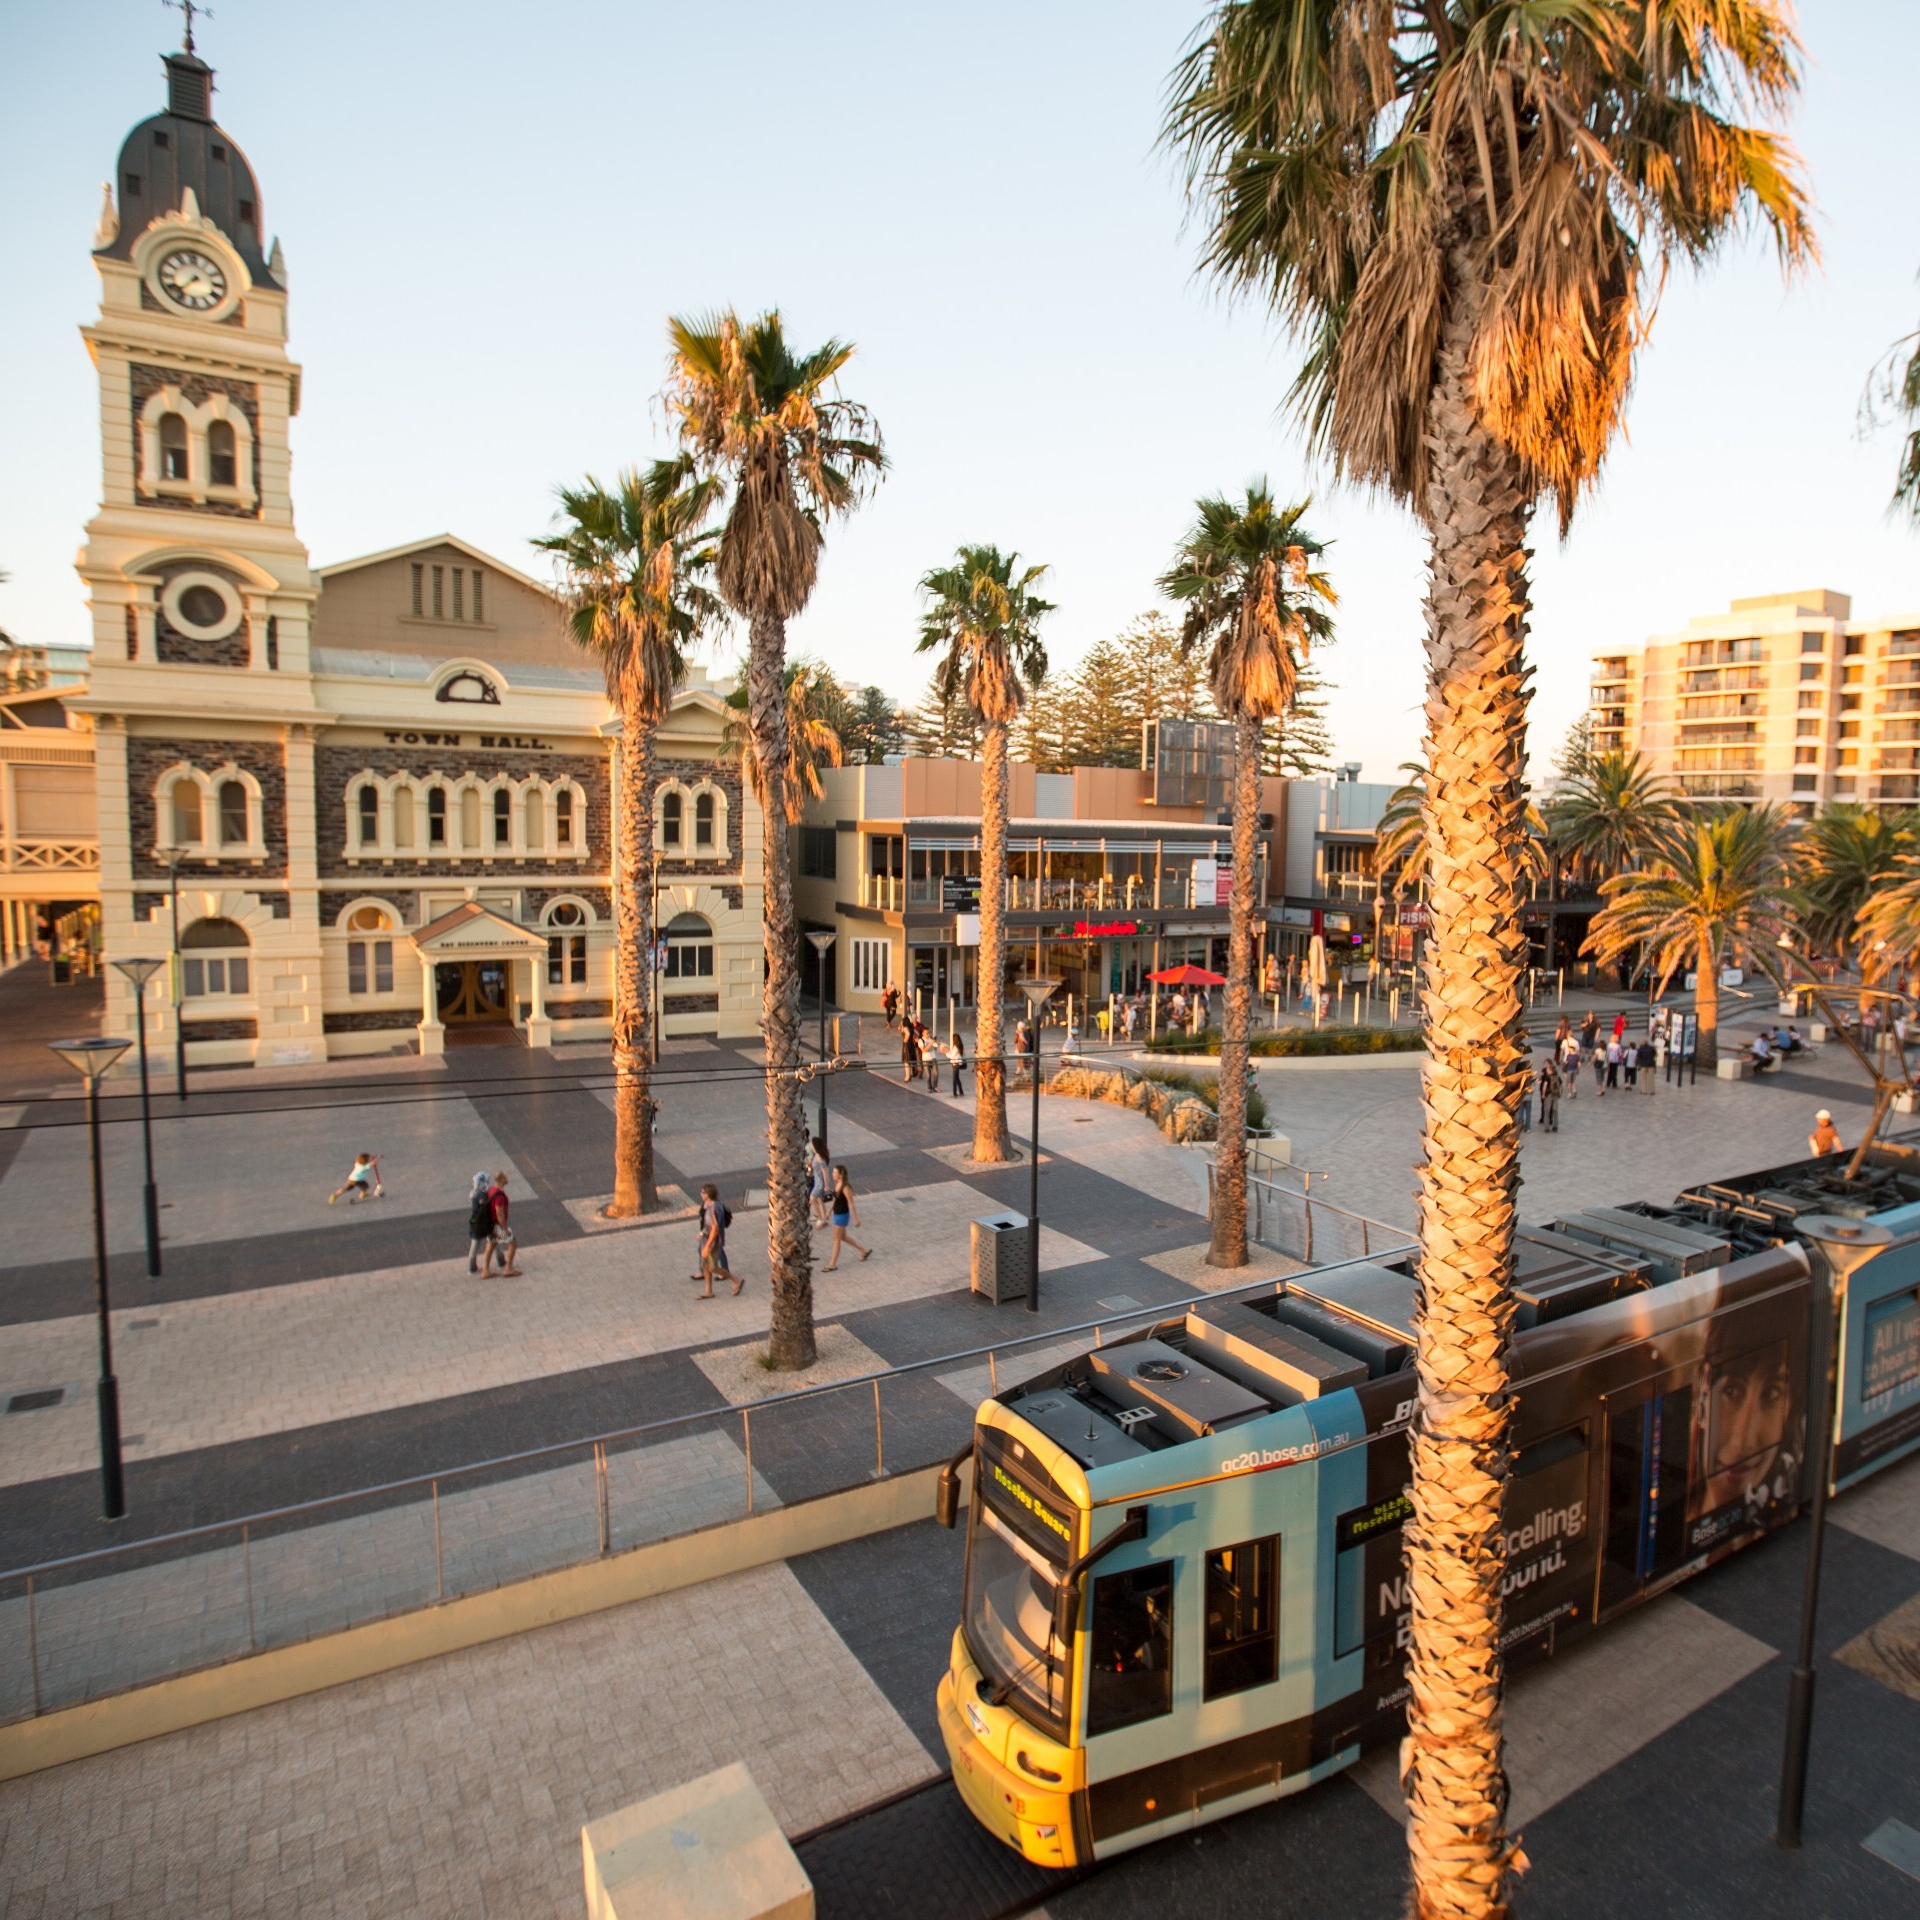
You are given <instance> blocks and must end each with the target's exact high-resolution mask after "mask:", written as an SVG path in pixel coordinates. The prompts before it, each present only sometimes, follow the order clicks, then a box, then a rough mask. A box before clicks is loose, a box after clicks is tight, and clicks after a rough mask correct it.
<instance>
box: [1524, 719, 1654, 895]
mask: <svg viewBox="0 0 1920 1920" xmlns="http://www.w3.org/2000/svg"><path fill="white" fill-rule="evenodd" d="M1678 811H1679V796H1678V795H1677V794H1676V793H1675V792H1674V791H1673V789H1672V787H1671V786H1670V785H1669V784H1668V783H1667V782H1666V781H1664V780H1662V779H1660V778H1659V777H1658V776H1657V775H1656V774H1655V773H1654V771H1653V769H1652V768H1651V767H1649V766H1648V765H1647V763H1646V760H1645V758H1644V757H1643V756H1642V755H1640V754H1639V753H1636V752H1629V751H1626V750H1625V749H1622V748H1618V747H1615V748H1610V749H1609V750H1608V751H1606V752H1605V753H1587V754H1584V755H1582V756H1581V758H1580V759H1579V761H1578V763H1577V765H1576V768H1575V771H1574V773H1573V774H1572V776H1571V777H1570V778H1569V779H1567V780H1565V781H1563V782H1562V783H1561V785H1560V787H1559V789H1558V791H1556V792H1555V794H1554V796H1553V798H1552V799H1551V800H1549V801H1548V802H1547V806H1546V824H1547V830H1548V832H1549V833H1551V834H1552V836H1553V841H1554V845H1555V847H1556V849H1557V850H1558V851H1559V852H1561V853H1564V854H1566V855H1568V856H1569V857H1570V859H1571V862H1572V865H1573V867H1574V870H1575V871H1576V872H1577V873H1578V874H1579V875H1580V876H1581V878H1583V879H1585V880H1586V881H1588V882H1589V883H1590V884H1592V885H1596V886H1597V885H1598V884H1599V882H1600V881H1602V880H1604V879H1606V878H1607V877H1608V875H1610V874H1615V873H1624V872H1625V871H1626V870H1627V869H1628V868H1629V867H1631V866H1635V865H1637V864H1638V863H1639V862H1640V861H1641V860H1642V859H1643V858H1644V857H1645V855H1646V853H1647V850H1648V849H1649V848H1650V847H1652V846H1653V845H1655V844H1656V843H1657V842H1658V841H1659V840H1660V839H1661V838H1662V837H1663V836H1664V835H1665V834H1666V833H1667V832H1668V831H1669V829H1670V828H1671V827H1672V826H1673V824H1674V821H1675V819H1676V818H1677V816H1678Z"/></svg>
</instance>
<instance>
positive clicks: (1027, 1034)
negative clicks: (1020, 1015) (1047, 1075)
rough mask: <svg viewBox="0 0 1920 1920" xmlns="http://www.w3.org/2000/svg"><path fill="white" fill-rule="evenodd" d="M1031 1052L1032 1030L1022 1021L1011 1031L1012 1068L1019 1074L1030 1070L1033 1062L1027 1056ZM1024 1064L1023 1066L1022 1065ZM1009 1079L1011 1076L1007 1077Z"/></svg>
mask: <svg viewBox="0 0 1920 1920" xmlns="http://www.w3.org/2000/svg"><path fill="white" fill-rule="evenodd" d="M1032 1052H1033V1029H1032V1028H1031V1027H1030V1026H1028V1025H1027V1023H1026V1022H1025V1021H1024V1020H1022V1021H1021V1022H1020V1023H1019V1025H1018V1026H1016V1027H1015V1028H1014V1030H1013V1063H1012V1064H1013V1066H1014V1067H1015V1069H1016V1070H1018V1071H1020V1072H1026V1071H1028V1070H1030V1069H1031V1067H1032V1065H1033V1062H1032V1061H1031V1060H1030V1059H1028V1055H1029V1054H1031V1053H1032ZM1022 1063H1024V1065H1023V1064H1022ZM1008 1077H1009V1078H1011V1077H1012V1076H1011V1075H1009V1076H1008Z"/></svg>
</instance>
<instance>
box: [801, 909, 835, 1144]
mask: <svg viewBox="0 0 1920 1920" xmlns="http://www.w3.org/2000/svg"><path fill="white" fill-rule="evenodd" d="M834 938H835V936H834V934H833V933H832V932H831V931H825V930H816V931H814V932H810V933H809V934H808V935H807V942H808V944H809V945H810V946H811V947H812V948H813V950H814V952H815V953H816V954H818V955H819V960H818V962H817V963H816V965H815V967H814V980H813V984H814V986H815V988H816V990H817V991H818V994H819V998H820V1064H821V1065H822V1066H825V1065H826V1062H827V952H828V949H829V948H831V947H832V945H833V942H834ZM820 1151H821V1152H822V1153H825V1152H826V1151H827V1076H826V1075H825V1074H824V1073H823V1074H822V1075H821V1076H820Z"/></svg>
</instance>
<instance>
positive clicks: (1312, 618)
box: [1160, 480, 1339, 720]
mask: <svg viewBox="0 0 1920 1920" xmlns="http://www.w3.org/2000/svg"><path fill="white" fill-rule="evenodd" d="M1311 505H1312V502H1311V501H1309V500H1302V501H1299V502H1297V503H1296V504H1295V505H1293V506H1290V507H1282V506H1277V505H1275V503H1274V498H1273V494H1272V491H1271V490H1270V489H1269V487H1268V486H1267V483H1266V482H1265V481H1264V480H1256V481H1254V482H1253V483H1252V485H1250V486H1249V487H1248V488H1247V492H1246V498H1245V499H1244V500H1237V501H1236V500H1230V499H1228V498H1227V497H1226V496H1225V495H1224V494H1217V495H1214V496H1212V497H1211V498H1208V499H1204V500H1201V501H1198V502H1197V503H1196V505H1195V515H1196V517H1195V520H1194V523H1193V526H1192V528H1191V529H1190V530H1189V531H1188V533H1187V536H1186V538H1185V539H1184V540H1183V541H1182V542H1181V543H1180V550H1179V554H1178V556H1177V558H1176V559H1175V561H1174V563H1173V565H1172V566H1171V567H1170V568H1169V569H1168V570H1167V571H1166V572H1165V573H1163V574H1162V575H1161V576H1160V591H1161V592H1162V593H1164V594H1165V595H1166V596H1167V597H1168V598H1169V599H1170V600H1175V601H1178V602H1179V603H1180V604H1182V605H1183V606H1184V607H1185V608H1186V618H1185V620H1184V621H1183V622H1182V623H1181V628H1180V644H1181V646H1182V647H1183V648H1185V649H1186V650H1188V651H1189V652H1190V651H1192V650H1193V649H1194V648H1196V647H1201V646H1204V647H1206V648H1207V650H1208V654H1207V668H1208V674H1209V677H1210V678H1211V680H1212V683H1213V698H1214V703H1215V705H1217V706H1218V707H1219V709H1220V711H1221V712H1222V713H1228V714H1234V715H1240V714H1248V715H1252V716H1254V717H1256V718H1258V719H1263V720H1278V719H1281V718H1283V717H1284V716H1285V714H1286V712H1287V710H1288V708H1289V707H1291V706H1292V705H1293V702H1294V698H1295V695H1296V694H1297V693H1298V691H1299V684H1300V673H1301V669H1302V667H1303V666H1304V665H1305V663H1306V657H1307V652H1308V649H1309V648H1310V647H1311V646H1312V644H1313V643H1314V642H1315V641H1322V642H1324V641H1327V640H1330V639H1332V637H1333V620H1332V617H1331V615H1330V613H1329V611H1328V609H1329V608H1331V607H1332V606H1333V605H1334V604H1335V603H1336V602H1337V600H1338V599H1339V596H1338V595H1337V594H1336V593H1335V592H1334V590H1333V587H1332V585H1331V583H1330V582H1329V581H1328V579H1327V576H1326V575H1325V574H1324V573H1317V572H1315V571H1314V570H1313V562H1314V561H1315V560H1316V559H1318V558H1319V556H1320V555H1321V554H1322V553H1324V552H1325V551H1326V546H1325V543H1324V542H1323V541H1320V540H1317V539H1315V538H1314V536H1313V535H1312V534H1311V533H1309V532H1308V531H1307V529H1306V527H1305V526H1304V525H1303V524H1302V522H1303V519H1304V516H1305V514H1306V511H1307V508H1308V507H1309V506H1311Z"/></svg>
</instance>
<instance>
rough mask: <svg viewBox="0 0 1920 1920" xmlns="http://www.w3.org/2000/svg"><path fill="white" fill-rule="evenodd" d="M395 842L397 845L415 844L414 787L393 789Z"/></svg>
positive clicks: (408, 845)
mask: <svg viewBox="0 0 1920 1920" xmlns="http://www.w3.org/2000/svg"><path fill="white" fill-rule="evenodd" d="M393 844H394V845H395V846H396V847H411V846H412V845H413V789H412V788H411V787H395V788H394V790H393Z"/></svg>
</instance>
